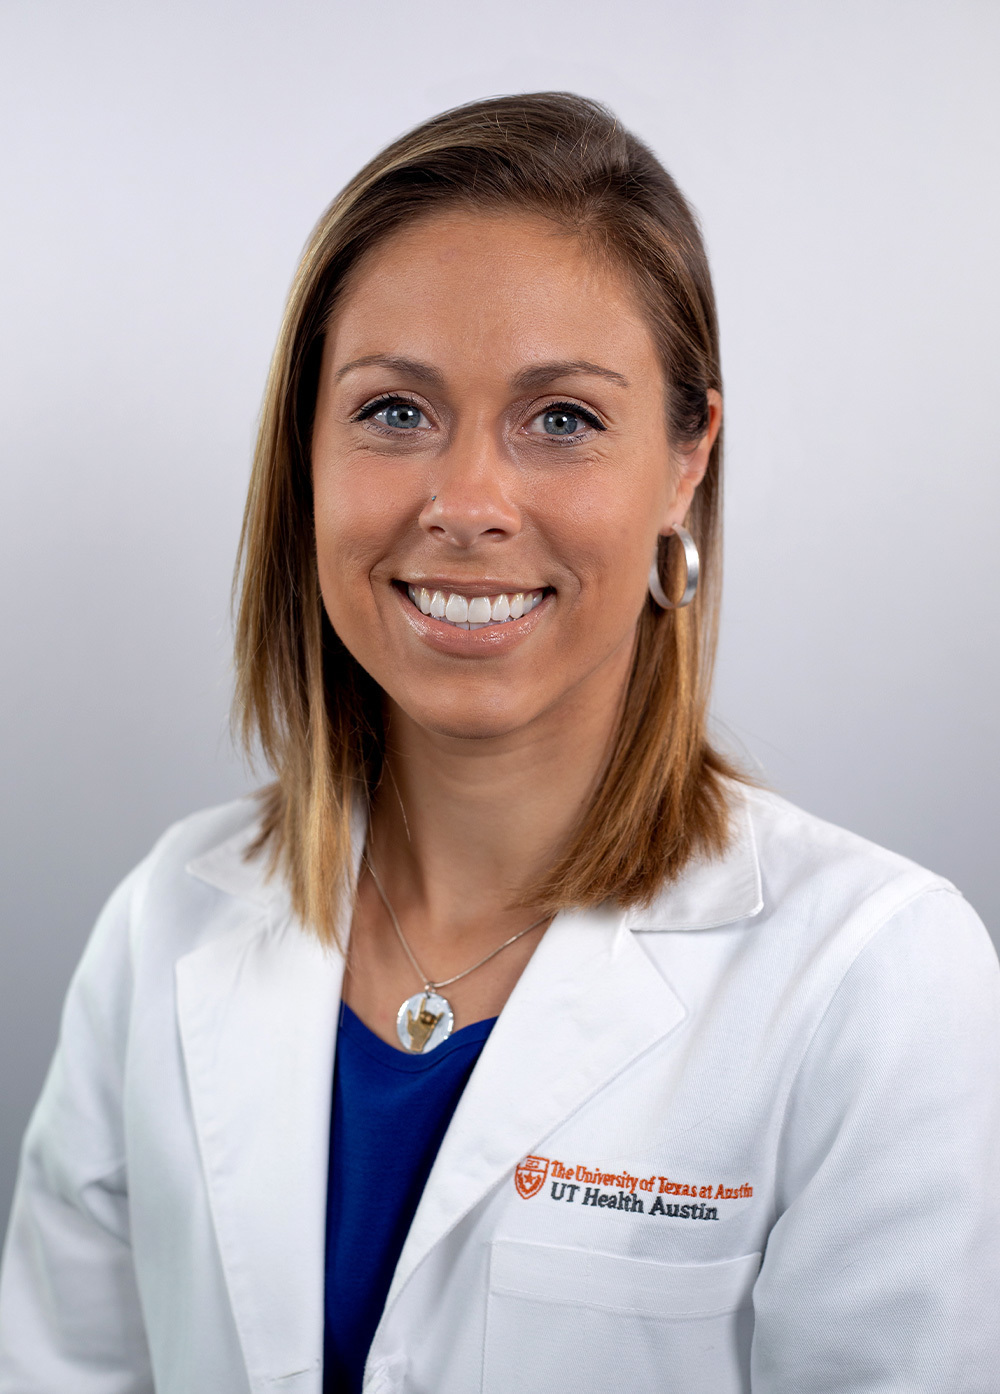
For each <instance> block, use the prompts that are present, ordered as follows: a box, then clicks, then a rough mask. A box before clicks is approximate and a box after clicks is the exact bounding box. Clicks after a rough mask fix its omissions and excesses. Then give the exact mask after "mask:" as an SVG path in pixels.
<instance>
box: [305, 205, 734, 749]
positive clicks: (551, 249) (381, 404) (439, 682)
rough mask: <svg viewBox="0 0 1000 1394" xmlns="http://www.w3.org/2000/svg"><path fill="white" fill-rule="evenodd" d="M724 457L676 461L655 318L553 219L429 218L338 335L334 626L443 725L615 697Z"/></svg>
mask: <svg viewBox="0 0 1000 1394" xmlns="http://www.w3.org/2000/svg"><path fill="white" fill-rule="evenodd" d="M713 410H714V414H715V415H716V416H717V415H718V409H717V407H716V408H713ZM708 448H709V446H708V440H707V439H706V441H705V442H703V443H702V444H701V445H700V446H699V447H698V448H696V449H695V450H693V451H690V452H688V453H687V454H685V455H678V454H677V453H676V452H673V453H672V452H671V449H670V444H669V441H668V437H667V426H666V412H665V389H664V382H663V373H662V369H661V365H660V362H659V359H658V356H657V353H656V349H655V346H654V343H653V339H652V336H651V334H650V332H649V330H648V328H647V327H646V324H645V322H644V319H643V315H642V312H641V309H640V307H639V305H638V303H637V302H636V300H635V298H634V296H633V293H632V292H631V290H630V288H629V286H628V285H627V284H626V282H625V280H624V279H623V278H622V277H620V276H619V275H618V274H616V273H615V272H614V271H612V270H611V269H609V268H608V267H607V266H605V265H604V264H603V263H601V262H599V261H597V260H595V259H594V258H593V257H592V256H590V255H588V254H587V252H586V251H585V250H584V248H583V246H582V245H581V244H580V243H579V242H578V241H577V240H576V239H575V238H573V237H572V236H569V235H567V234H565V233H563V232H562V231H561V230H559V229H557V228H555V227H554V226H553V225H551V224H549V223H547V222H546V221H544V220H542V219H538V218H533V217H521V216H516V217H515V216H498V217H492V216H491V217H487V216H484V215H478V214H472V213H461V212H450V213H447V214H440V215H434V216H432V217H428V218H426V219H424V220H421V221H419V222H417V223H415V224H414V225H412V226H410V227H408V228H407V229H405V230H404V231H402V232H400V233H398V234H396V235H394V236H393V237H392V238H390V239H389V240H387V241H386V242H384V243H382V244H381V245H380V246H378V247H377V248H376V249H375V250H374V251H373V252H372V253H370V254H369V255H368V256H367V257H366V258H365V259H364V260H363V261H362V263H361V264H360V265H359V266H358V267H357V268H356V270H355V273H354V275H353V277H352V278H351V280H350V282H349V284H348V286H347V287H346V290H345V293H344V295H343V298H342V300H341V302H340V305H339V307H338V309H337V312H336V315H335V317H334V320H333V322H332V324H331V326H330V329H329V332H328V335H327V339H326V343H325V346H324V353H323V360H322V369H321V374H320V384H319V393H318V398H317V407H316V418H315V427H314V432H313V447H312V474H313V489H314V497H315V520H316V545H317V556H318V565H319V580H320V587H321V590H322V595H323V602H324V605H325V607H326V611H327V614H328V616H329V618H330V622H331V624H332V625H333V628H334V629H335V631H336V632H337V634H338V635H339V636H340V638H341V640H342V641H343V643H344V644H345V646H346V647H347V648H348V649H349V650H350V652H351V653H352V654H353V655H354V657H355V658H356V659H357V661H358V662H359V663H360V664H361V665H362V666H363V667H364V668H365V669H366V670H367V671H368V672H369V673H370V674H371V675H372V676H373V677H374V678H375V679H376V681H377V682H378V683H379V684H380V685H381V687H382V688H383V689H384V691H385V692H386V693H388V695H389V697H390V699H391V701H392V702H393V703H395V704H397V705H398V707H399V708H401V709H402V711H403V712H405V713H406V714H407V715H408V716H409V717H410V718H411V719H412V720H413V721H415V722H416V723H418V724H419V725H420V726H422V727H424V728H426V729H428V730H431V731H435V732H439V733H441V734H447V735H451V736H457V737H480V738H481V737H487V736H502V735H505V734H509V733H512V732H515V731H518V730H522V729H524V728H530V727H533V726H534V727H535V728H537V730H538V731H539V733H543V732H544V730H545V729H547V728H548V729H555V728H554V727H552V725H551V723H553V722H556V723H561V722H563V721H564V720H566V719H567V718H569V717H573V716H575V715H577V714H578V713H579V709H580V705H581V704H583V707H584V708H586V707H587V705H588V704H591V705H593V704H597V705H598V706H600V705H601V704H603V705H604V706H605V707H606V706H607V704H608V702H609V701H610V702H611V703H612V704H614V703H616V702H617V700H618V697H619V696H620V694H621V691H622V690H623V686H624V683H625V681H626V679H627V675H628V670H629V666H630V660H631V652H632V645H633V639H634V634H635V627H636V622H637V619H638V616H639V613H640V610H641V607H642V605H643V604H644V601H645V596H646V578H647V573H648V570H649V565H650V561H651V559H652V557H653V552H654V547H655V544H656V538H657V534H659V533H664V532H667V531H669V529H670V528H671V526H672V525H673V523H674V522H680V521H681V520H682V519H683V517H684V514H685V512H686V510H687V507H688V504H689V502H690V499H691V495H692V493H693V490H694V488H695V486H696V484H697V482H698V480H699V479H700V478H701V475H702V473H703V472H704V469H705V465H706V463H707V459H708Z"/></svg>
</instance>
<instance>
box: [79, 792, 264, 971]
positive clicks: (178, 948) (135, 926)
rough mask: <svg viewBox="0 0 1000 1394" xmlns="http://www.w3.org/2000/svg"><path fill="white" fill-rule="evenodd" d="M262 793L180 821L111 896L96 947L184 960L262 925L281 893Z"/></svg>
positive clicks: (135, 958)
mask: <svg viewBox="0 0 1000 1394" xmlns="http://www.w3.org/2000/svg"><path fill="white" fill-rule="evenodd" d="M259 830H260V810H259V803H258V800H257V799H256V798H255V797H254V796H252V795H251V796H247V797H245V798H241V799H235V800H233V801H232V802H231V803H226V804H221V805H218V806H217V807H214V808H207V809H201V810H199V811H198V812H196V813H192V814H190V815H189V816H188V817H186V818H183V819H180V820H179V821H178V822H176V823H173V824H172V825H171V826H170V827H168V828H167V829H166V831H165V832H164V833H163V834H162V835H161V836H160V837H159V838H158V839H157V841H156V842H155V843H154V845H153V847H152V848H151V849H150V851H149V852H148V853H147V855H146V856H145V857H144V858H143V860H142V861H141V862H140V863H139V864H138V865H137V866H136V867H134V868H133V870H132V871H131V872H130V873H129V874H128V875H127V876H126V877H125V879H124V880H123V881H122V883H121V884H120V885H119V886H118V887H117V888H116V890H115V891H114V892H113V894H112V895H111V897H110V898H109V900H108V902H107V904H106V906H105V908H104V910H103V912H102V914H101V916H100V919H99V920H98V924H97V926H96V929H95V934H94V936H93V940H92V944H91V949H90V952H91V954H92V953H93V952H95V950H96V948H97V946H99V945H101V944H105V945H106V946H107V948H108V951H109V952H116V953H118V954H119V955H124V956H125V957H126V958H127V959H128V960H130V961H131V962H133V963H137V962H139V961H140V960H143V959H150V958H152V959H153V960H155V961H157V962H158V963H159V964H160V966H163V960H164V958H167V959H176V958H178V957H180V956H181V955H183V954H184V953H187V952H188V951H190V950H191V949H194V948H197V947H198V946H199V945H200V944H202V943H204V942H205V941H206V939H209V938H213V937H215V936H217V935H218V934H220V933H224V932H226V931H227V930H228V929H231V928H233V927H235V926H236V925H237V924H247V925H249V924H260V923H261V922H262V921H264V920H266V919H267V918H268V917H269V915H270V914H271V912H272V911H273V909H274V906H275V903H276V901H277V900H278V899H279V898H280V897H281V894H282V886H281V884H280V883H277V882H275V881H274V880H272V879H271V878H270V877H269V876H268V867H267V863H266V858H265V857H264V856H263V855H262V854H260V853H253V852H252V850H251V849H252V848H253V845H254V843H255V840H256V838H257V835H258V833H259Z"/></svg>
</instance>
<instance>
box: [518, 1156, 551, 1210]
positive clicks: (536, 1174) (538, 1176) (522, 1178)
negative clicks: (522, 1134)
mask: <svg viewBox="0 0 1000 1394" xmlns="http://www.w3.org/2000/svg"><path fill="white" fill-rule="evenodd" d="M548 1174H549V1159H548V1157H525V1159H524V1161H523V1162H518V1164H517V1167H516V1169H515V1171H514V1185H515V1186H516V1187H517V1193H518V1195H519V1196H520V1197H521V1199H522V1200H530V1199H531V1197H532V1196H535V1195H537V1194H538V1192H539V1191H540V1190H541V1189H542V1187H543V1186H544V1185H545V1178H546V1176H548Z"/></svg>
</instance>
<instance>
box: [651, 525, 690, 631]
mask: <svg viewBox="0 0 1000 1394" xmlns="http://www.w3.org/2000/svg"><path fill="white" fill-rule="evenodd" d="M674 533H675V534H676V536H677V539H678V541H679V542H680V544H681V546H682V547H683V548H684V562H685V564H686V566H687V573H686V575H685V577H684V590H683V592H682V594H681V598H680V600H668V599H667V593H666V591H665V590H664V589H663V583H662V582H661V580H660V544H659V541H657V544H656V551H655V552H654V553H653V564H652V566H651V567H650V568H649V593H650V595H651V596H652V597H653V599H654V600H655V601H656V603H657V605H659V607H660V609H661V610H680V609H682V608H683V607H684V606H685V605H690V604H691V601H692V600H693V599H694V596H695V591H697V589H698V573H699V571H700V570H701V558H700V557H699V556H698V548H697V547H696V546H695V540H694V538H693V537H692V536H691V534H690V533H689V532H688V530H687V528H682V527H681V525H680V524H679V523H675V524H674Z"/></svg>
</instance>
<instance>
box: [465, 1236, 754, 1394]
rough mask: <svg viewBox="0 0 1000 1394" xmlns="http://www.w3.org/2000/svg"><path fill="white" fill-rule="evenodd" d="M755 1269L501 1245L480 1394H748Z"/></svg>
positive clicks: (746, 1260)
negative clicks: (568, 1392) (660, 1261)
mask: <svg viewBox="0 0 1000 1394" xmlns="http://www.w3.org/2000/svg"><path fill="white" fill-rule="evenodd" d="M759 1268H760V1254H745V1255H742V1256H741V1257H739V1258H733V1259H726V1260H724V1261H723V1262H721V1263H694V1264H673V1263H658V1262H656V1261H655V1260H650V1259H634V1258H625V1257H623V1256H621V1255H618V1254H602V1253H594V1252H592V1251H590V1250H585V1249H570V1248H562V1247H559V1246H556V1245H551V1244H529V1243H524V1242H523V1241H520V1240H507V1239H501V1240H497V1241H496V1242H495V1243H494V1244H493V1247H492V1252H491V1256H490V1289H489V1298H488V1306H487V1315H486V1349H485V1355H484V1369H483V1394H511V1391H512V1390H517V1391H518V1394H542V1392H543V1391H544V1394H562V1392H563V1391H568V1390H572V1391H573V1394H619V1391H620V1394H646V1391H650V1394H653V1392H654V1391H655V1394H698V1392H699V1391H702V1390H703V1391H705V1394H744V1391H747V1390H749V1388H750V1373H749V1371H750V1341H751V1337H752V1335H753V1311H752V1308H751V1305H750V1302H751V1292H752V1289H753V1283H754V1279H755V1278H756V1276H757V1272H758V1269H759Z"/></svg>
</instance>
